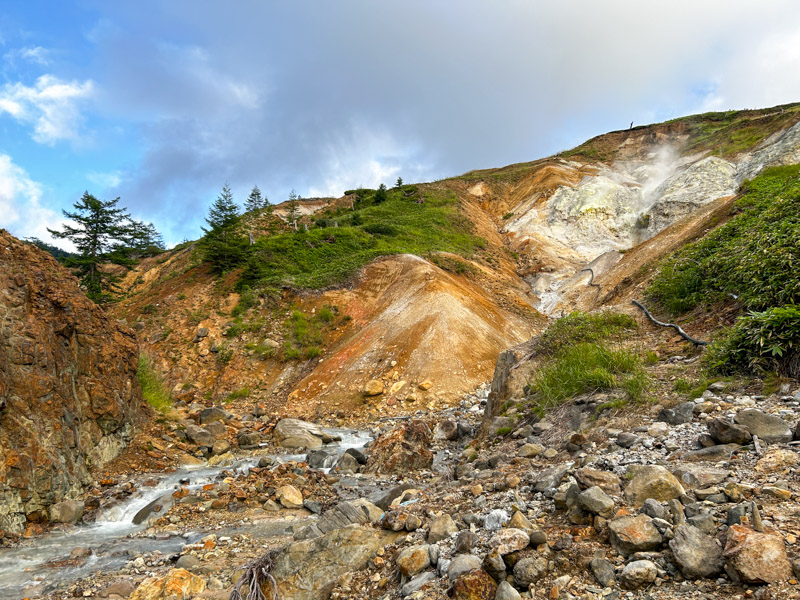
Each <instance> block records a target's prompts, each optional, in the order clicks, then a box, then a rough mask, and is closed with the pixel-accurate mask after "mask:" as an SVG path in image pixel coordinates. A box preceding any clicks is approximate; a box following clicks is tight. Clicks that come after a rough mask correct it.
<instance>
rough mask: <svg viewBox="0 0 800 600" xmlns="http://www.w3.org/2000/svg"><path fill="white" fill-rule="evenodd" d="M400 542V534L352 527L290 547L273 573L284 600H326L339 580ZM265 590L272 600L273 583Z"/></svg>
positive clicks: (359, 526) (370, 528) (276, 561)
mask: <svg viewBox="0 0 800 600" xmlns="http://www.w3.org/2000/svg"><path fill="white" fill-rule="evenodd" d="M397 538H398V534H396V533H391V532H388V531H383V530H380V529H373V528H372V527H364V526H361V525H350V526H348V527H342V528H341V529H334V530H333V531H330V532H329V533H326V534H325V535H324V536H322V537H318V538H316V539H312V540H302V541H299V542H294V543H292V544H289V545H288V546H287V547H286V548H284V549H282V550H281V551H280V552H279V553H278V554H277V555H276V557H275V567H274V569H273V571H272V574H273V576H274V577H275V579H276V580H277V582H278V590H279V592H280V595H281V598H283V599H284V600H318V599H319V598H326V597H327V594H326V591H327V590H329V589H330V588H331V587H332V585H333V584H334V583H335V582H336V580H337V579H338V578H339V577H341V576H342V575H344V574H345V573H348V572H350V571H357V570H359V569H361V568H363V567H364V565H366V564H367V561H368V560H370V559H371V558H372V557H373V556H375V553H376V552H377V551H378V550H379V549H380V548H383V547H384V546H386V545H387V544H391V543H393V542H394V541H396V540H397ZM262 589H263V591H264V593H265V594H267V598H270V597H271V596H270V595H269V594H270V593H271V589H270V585H269V583H267V584H266V585H265V586H263V588H262ZM327 593H329V592H327Z"/></svg>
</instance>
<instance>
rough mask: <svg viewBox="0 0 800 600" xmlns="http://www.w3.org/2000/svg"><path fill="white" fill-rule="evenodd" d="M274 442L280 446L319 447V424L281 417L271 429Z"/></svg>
mask: <svg viewBox="0 0 800 600" xmlns="http://www.w3.org/2000/svg"><path fill="white" fill-rule="evenodd" d="M272 437H273V438H274V439H275V443H276V444H278V445H279V446H281V447H282V448H301V447H302V448H310V449H314V448H319V447H320V446H322V429H321V428H320V426H319V425H316V424H314V423H309V422H307V421H301V420H300V419H281V420H280V421H278V423H277V424H276V425H275V429H273V430H272Z"/></svg>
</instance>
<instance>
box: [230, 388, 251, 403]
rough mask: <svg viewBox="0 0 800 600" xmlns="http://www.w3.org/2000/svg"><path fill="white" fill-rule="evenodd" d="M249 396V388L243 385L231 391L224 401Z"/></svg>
mask: <svg viewBox="0 0 800 600" xmlns="http://www.w3.org/2000/svg"><path fill="white" fill-rule="evenodd" d="M248 396H250V388H246V387H243V388H241V389H238V390H234V391H232V392H231V393H230V394H228V396H227V397H226V398H225V402H232V401H233V400H241V399H242V398H247V397H248Z"/></svg>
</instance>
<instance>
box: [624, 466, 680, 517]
mask: <svg viewBox="0 0 800 600" xmlns="http://www.w3.org/2000/svg"><path fill="white" fill-rule="evenodd" d="M683 493H684V489H683V486H682V485H681V483H680V481H678V480H677V479H676V478H675V476H674V475H673V474H672V473H670V472H669V471H667V470H666V469H665V468H664V467H662V466H659V465H645V466H642V467H639V468H637V469H636V471H635V472H634V475H633V479H631V481H630V483H629V484H628V487H626V488H625V499H626V500H627V501H628V502H629V503H631V504H633V505H634V506H636V507H639V506H641V505H642V504H644V501H645V500H647V499H648V498H653V499H654V500H657V501H658V502H668V501H669V500H672V499H673V498H677V497H678V496H680V495H681V494H683Z"/></svg>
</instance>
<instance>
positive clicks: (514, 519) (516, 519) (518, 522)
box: [508, 510, 535, 535]
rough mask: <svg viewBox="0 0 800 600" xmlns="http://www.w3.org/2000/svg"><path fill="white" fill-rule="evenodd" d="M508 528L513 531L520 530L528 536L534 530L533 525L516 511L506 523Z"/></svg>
mask: <svg viewBox="0 0 800 600" xmlns="http://www.w3.org/2000/svg"><path fill="white" fill-rule="evenodd" d="M508 526H509V527H512V528H514V529H522V530H523V531H525V532H526V533H528V535H530V532H531V531H533V530H534V529H535V528H534V526H533V523H531V522H530V521H529V520H528V517H526V516H525V515H523V514H522V513H521V512H520V511H518V510H517V511H514V514H513V515H511V520H510V521H509V522H508Z"/></svg>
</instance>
